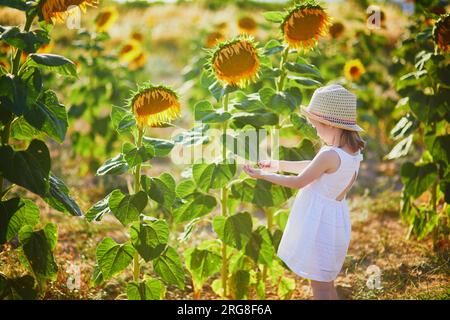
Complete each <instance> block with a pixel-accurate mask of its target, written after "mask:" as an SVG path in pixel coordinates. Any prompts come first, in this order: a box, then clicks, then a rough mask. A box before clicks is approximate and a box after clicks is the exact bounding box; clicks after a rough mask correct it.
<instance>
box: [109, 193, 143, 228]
mask: <svg viewBox="0 0 450 320" xmlns="http://www.w3.org/2000/svg"><path fill="white" fill-rule="evenodd" d="M147 202H148V197H147V194H146V193H145V192H144V191H139V192H138V193H136V194H133V195H129V194H123V193H122V192H121V191H120V190H114V191H113V192H112V193H111V196H110V197H109V201H108V206H109V208H110V210H111V212H112V213H113V214H114V216H115V217H116V218H117V220H119V221H120V222H121V223H122V224H123V225H124V226H127V225H129V224H130V223H132V222H135V221H138V220H139V216H140V214H141V213H142V211H143V210H144V208H145V207H146V206H147Z"/></svg>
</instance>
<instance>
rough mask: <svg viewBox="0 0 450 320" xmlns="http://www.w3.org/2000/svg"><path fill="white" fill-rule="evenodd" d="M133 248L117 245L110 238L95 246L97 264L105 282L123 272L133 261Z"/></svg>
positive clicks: (125, 244) (126, 245)
mask: <svg viewBox="0 0 450 320" xmlns="http://www.w3.org/2000/svg"><path fill="white" fill-rule="evenodd" d="M134 252H135V251H134V248H133V246H132V245H131V244H129V243H124V244H118V243H116V242H115V241H114V240H113V239H111V238H109V237H108V238H105V239H103V240H102V241H101V242H100V243H99V244H98V246H97V251H96V257H97V264H98V266H99V268H100V271H101V273H102V277H103V278H104V279H105V280H108V279H111V278H112V277H113V276H115V275H116V274H118V273H120V272H122V271H123V270H125V268H126V267H128V265H129V264H130V263H131V260H133V255H134Z"/></svg>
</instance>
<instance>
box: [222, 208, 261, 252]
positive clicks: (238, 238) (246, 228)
mask: <svg viewBox="0 0 450 320" xmlns="http://www.w3.org/2000/svg"><path fill="white" fill-rule="evenodd" d="M252 227H253V222H252V217H251V215H250V213H248V212H240V213H236V214H234V215H232V216H229V217H224V216H216V217H214V220H213V228H214V231H215V232H216V233H217V235H218V236H219V239H221V240H222V241H223V242H224V243H226V244H228V245H230V246H232V247H235V248H237V249H242V248H244V247H245V245H246V244H247V242H248V241H249V240H250V237H251V234H252Z"/></svg>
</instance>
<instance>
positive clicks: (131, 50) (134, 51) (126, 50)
mask: <svg viewBox="0 0 450 320" xmlns="http://www.w3.org/2000/svg"><path fill="white" fill-rule="evenodd" d="M141 53H142V48H141V44H140V43H139V41H136V40H134V39H129V40H128V41H127V42H126V43H125V44H124V45H123V46H122V48H121V49H120V51H119V59H120V60H121V61H125V62H131V61H133V60H134V59H136V58H137V57H138V56H139V55H140V54H141Z"/></svg>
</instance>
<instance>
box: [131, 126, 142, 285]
mask: <svg viewBox="0 0 450 320" xmlns="http://www.w3.org/2000/svg"><path fill="white" fill-rule="evenodd" d="M143 136H144V128H143V127H141V126H139V133H138V139H137V141H136V147H137V148H140V147H142V138H143ZM140 176H141V164H138V165H137V166H136V169H135V171H134V193H135V194H136V193H138V192H139V191H140V190H141V184H140V181H139V178H140ZM139 273H140V265H139V253H138V252H137V251H135V252H134V255H133V280H134V281H135V282H139Z"/></svg>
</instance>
